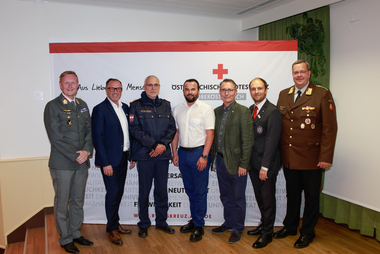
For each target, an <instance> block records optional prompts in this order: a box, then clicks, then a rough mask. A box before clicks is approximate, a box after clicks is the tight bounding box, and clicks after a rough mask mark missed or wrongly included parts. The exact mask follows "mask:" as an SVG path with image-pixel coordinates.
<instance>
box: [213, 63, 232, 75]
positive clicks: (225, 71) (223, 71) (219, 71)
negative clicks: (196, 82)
mask: <svg viewBox="0 0 380 254" xmlns="http://www.w3.org/2000/svg"><path fill="white" fill-rule="evenodd" d="M212 74H218V79H223V75H224V74H228V69H223V64H218V69H213V70H212Z"/></svg>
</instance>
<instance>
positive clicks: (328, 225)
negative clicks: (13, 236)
mask: <svg viewBox="0 0 380 254" xmlns="http://www.w3.org/2000/svg"><path fill="white" fill-rule="evenodd" d="M47 225H48V227H47V230H46V231H47V236H48V241H47V242H48V243H47V244H48V253H49V254H58V253H60V254H64V253H66V252H65V251H64V250H63V249H62V248H61V247H60V245H59V243H58V238H59V237H58V234H57V231H56V230H55V225H54V217H53V216H52V215H48V217H47ZM126 227H127V228H130V229H132V234H131V235H122V238H123V240H124V245H123V246H116V245H113V244H111V243H110V242H109V241H108V239H107V234H106V232H105V225H95V224H84V225H83V226H82V230H81V232H82V234H83V236H85V237H86V238H89V239H90V240H92V241H93V242H94V245H93V246H89V247H84V246H79V245H77V246H78V248H79V249H80V253H81V254H89V253H94V254H95V253H99V254H106V253H133V254H137V253H144V254H153V253H165V254H178V253H197V254H201V253H248V252H255V253H276V254H278V253H311V254H313V253H342V254H348V253H363V254H367V253H380V243H379V242H378V241H377V240H376V239H374V238H371V237H365V236H362V235H361V234H360V233H359V232H358V231H354V230H350V229H348V227H347V226H346V225H338V224H335V223H334V222H333V221H332V220H328V219H325V218H323V217H320V219H319V221H318V224H317V226H316V233H317V237H316V238H315V239H314V241H313V243H311V244H310V246H309V247H307V248H304V249H295V248H294V247H293V244H294V242H295V241H296V240H297V239H298V237H299V235H297V236H288V237H287V238H285V239H273V242H272V243H270V244H269V245H268V246H267V247H265V248H263V249H253V248H252V244H253V242H254V241H255V240H256V239H257V238H258V236H249V235H247V230H250V229H252V228H253V227H247V228H246V229H245V230H244V232H243V236H242V238H241V240H240V241H239V242H238V243H235V244H229V243H228V238H229V236H230V232H226V233H223V234H218V235H216V234H212V233H211V229H212V228H213V227H205V235H204V237H203V240H202V241H200V242H196V243H191V242H190V241H189V237H190V234H182V233H180V232H179V228H180V227H179V226H175V227H174V228H175V230H176V232H175V234H172V235H169V234H165V233H164V232H162V231H160V230H156V229H155V227H154V226H151V227H150V228H149V230H148V237H147V238H140V237H138V234H137V232H138V227H137V226H126ZM279 229H280V227H275V230H276V231H277V230H279ZM41 241H42V242H43V244H45V240H44V239H41ZM28 244H29V243H28ZM38 250H39V251H40V250H41V248H39V249H38ZM39 251H38V252H35V251H31V252H30V251H29V252H28V251H26V253H42V252H39Z"/></svg>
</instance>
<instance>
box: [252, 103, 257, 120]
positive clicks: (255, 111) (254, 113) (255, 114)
mask: <svg viewBox="0 0 380 254" xmlns="http://www.w3.org/2000/svg"><path fill="white" fill-rule="evenodd" d="M256 116H257V106H256V105H255V109H254V110H253V117H252V118H253V120H255V118H256Z"/></svg>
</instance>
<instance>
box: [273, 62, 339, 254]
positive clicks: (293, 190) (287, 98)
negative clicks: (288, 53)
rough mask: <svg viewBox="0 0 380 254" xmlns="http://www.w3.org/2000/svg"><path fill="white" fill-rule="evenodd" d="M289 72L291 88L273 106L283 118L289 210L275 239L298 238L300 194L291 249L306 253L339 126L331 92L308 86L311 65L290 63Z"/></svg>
mask: <svg viewBox="0 0 380 254" xmlns="http://www.w3.org/2000/svg"><path fill="white" fill-rule="evenodd" d="M292 71H293V80H294V84H295V85H294V86H291V87H290V88H287V89H284V90H282V91H281V93H280V96H279V98H278V102H277V107H278V108H279V109H280V112H281V116H282V134H281V158H282V165H283V167H284V175H285V179H286V195H287V209H286V217H285V219H284V227H283V228H282V229H281V230H280V231H278V232H276V233H275V234H274V235H273V237H274V238H285V237H287V236H288V235H296V234H297V228H298V225H299V219H300V206H301V194H302V191H304V193H305V208H304V213H303V220H302V227H301V230H300V234H301V235H300V237H299V239H298V240H297V241H296V242H295V244H294V247H295V248H305V247H307V246H309V244H310V243H311V242H312V241H313V238H314V237H315V232H314V227H315V225H316V224H317V221H318V217H319V198H320V191H321V182H322V170H323V169H326V168H329V167H331V165H332V161H333V156H334V147H335V140H336V134H337V129H338V127H337V121H336V112H335V104H334V100H333V97H332V95H331V92H330V91H329V90H328V89H327V88H324V87H321V86H316V85H314V84H313V83H311V82H309V80H310V75H311V71H310V66H309V64H308V63H307V62H306V61H304V60H298V61H296V62H294V63H293V65H292Z"/></svg>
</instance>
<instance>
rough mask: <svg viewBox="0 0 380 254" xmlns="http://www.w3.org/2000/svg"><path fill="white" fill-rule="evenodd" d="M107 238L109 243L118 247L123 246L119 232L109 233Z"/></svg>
mask: <svg viewBox="0 0 380 254" xmlns="http://www.w3.org/2000/svg"><path fill="white" fill-rule="evenodd" d="M108 237H109V239H110V241H111V243H113V244H116V245H119V246H121V245H123V239H121V237H120V235H119V232H118V231H117V230H114V231H111V232H109V233H108Z"/></svg>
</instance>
